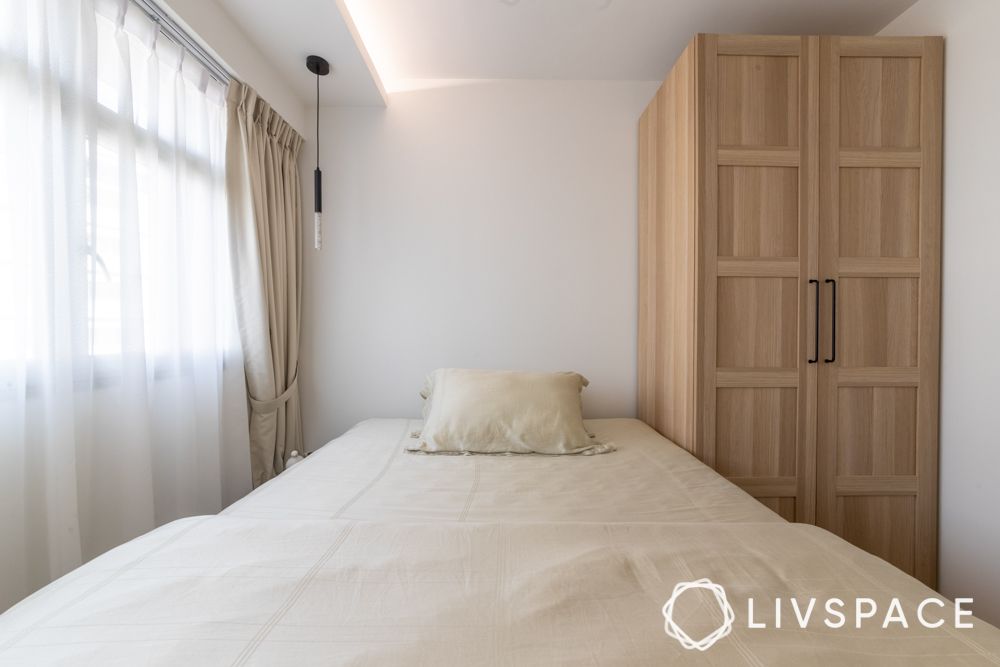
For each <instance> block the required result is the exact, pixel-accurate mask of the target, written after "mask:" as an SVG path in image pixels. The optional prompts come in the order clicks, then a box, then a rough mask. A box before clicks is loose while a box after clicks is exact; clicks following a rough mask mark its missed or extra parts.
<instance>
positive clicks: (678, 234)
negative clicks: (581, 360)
mask: <svg viewBox="0 0 1000 667" xmlns="http://www.w3.org/2000/svg"><path fill="white" fill-rule="evenodd" d="M694 59H695V47H694V44H693V43H692V45H691V46H689V47H688V48H687V50H685V52H684V54H683V55H681V57H680V59H679V60H678V61H677V64H676V65H675V66H674V68H673V70H672V71H671V73H670V75H669V76H668V77H667V79H666V81H664V83H663V85H662V86H661V87H660V89H659V91H658V92H657V93H656V96H655V97H654V99H653V100H652V101H651V102H650V104H649V106H648V107H647V109H646V111H645V112H644V113H643V115H642V117H641V118H640V121H639V328H638V336H639V340H638V355H639V358H638V382H639V391H638V395H639V401H638V414H639V418H640V419H643V420H645V421H646V422H647V423H649V424H650V425H652V426H653V427H654V428H656V429H657V430H658V431H660V432H661V433H663V434H664V435H666V436H667V437H668V438H670V439H672V440H673V441H674V442H676V443H678V444H679V445H681V446H682V447H686V448H688V449H691V450H692V451H693V450H694V448H695V442H696V440H695V434H694V419H695V412H694V404H695V395H694V387H695V367H694V365H695V350H694V341H695V338H694V328H695V310H694V308H695V304H694V298H695V296H694V287H695V285H694V281H695V274H694V270H695V234H696V228H695V99H694V76H695V62H694Z"/></svg>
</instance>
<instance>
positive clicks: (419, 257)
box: [300, 81, 657, 449]
mask: <svg viewBox="0 0 1000 667" xmlns="http://www.w3.org/2000/svg"><path fill="white" fill-rule="evenodd" d="M425 85H436V86H437V87H429V88H425V89H422V90H412V91H410V92H405V93H395V94H393V95H392V97H391V99H390V103H389V106H388V108H386V109H373V108H331V109H325V110H323V112H322V114H321V123H322V136H323V139H322V143H321V156H322V166H323V174H324V217H325V245H324V247H323V249H322V250H321V251H319V252H316V251H314V250H312V248H311V244H309V243H307V245H308V247H307V249H306V258H305V297H304V316H303V318H304V321H303V332H302V360H303V363H302V370H301V378H300V384H301V387H302V395H303V419H304V427H305V436H306V444H307V446H308V447H309V448H310V449H314V448H316V447H318V446H320V445H322V444H323V443H325V442H327V441H328V440H329V439H331V438H333V437H334V436H336V435H339V434H340V433H341V432H343V431H344V430H345V429H346V428H348V427H349V426H351V425H352V424H354V423H355V422H357V421H359V420H361V419H365V418H368V417H374V416H417V415H419V410H420V400H419V398H418V397H417V392H418V391H419V390H420V389H421V387H422V386H423V379H424V377H425V376H426V374H427V373H429V372H430V371H432V370H434V369H435V368H438V367H442V366H465V367H485V368H514V369H538V370H564V369H571V370H577V371H579V372H581V373H583V374H584V375H586V376H587V377H589V378H590V380H591V387H590V388H589V389H587V390H586V391H585V398H584V407H585V411H586V413H587V415H588V416H591V417H599V416H612V415H625V416H629V415H633V414H634V411H635V354H636V349H635V345H636V341H635V338H636V280H637V278H636V161H637V158H636V123H637V120H638V116H639V114H640V113H641V111H642V109H643V108H644V107H645V105H646V103H647V102H648V101H649V99H650V98H651V97H652V95H653V93H654V92H655V89H656V86H657V84H656V83H637V82H632V83H625V82H566V81H562V82H556V81H549V82H546V81H451V82H436V83H429V82H428V83H427V84H425ZM311 143H312V142H310V145H308V146H307V149H306V151H305V155H304V156H303V160H302V173H303V177H304V179H305V185H304V195H303V201H304V204H305V207H306V208H307V209H308V211H311V210H312V174H311V172H312V169H313V166H314V160H315V155H314V153H313V152H312V151H313V146H312V145H311ZM311 229H312V215H311V213H310V212H307V215H306V231H307V236H308V234H309V233H311Z"/></svg>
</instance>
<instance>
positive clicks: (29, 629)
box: [0, 516, 212, 653]
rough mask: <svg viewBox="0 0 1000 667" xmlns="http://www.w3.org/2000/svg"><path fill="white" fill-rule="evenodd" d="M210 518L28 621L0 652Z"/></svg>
mask: <svg viewBox="0 0 1000 667" xmlns="http://www.w3.org/2000/svg"><path fill="white" fill-rule="evenodd" d="M210 518H212V517H210V516H203V517H201V519H199V520H198V521H193V522H191V525H189V526H188V527H187V528H184V529H183V530H181V531H178V532H177V533H174V534H173V535H172V536H170V537H169V538H167V539H166V540H164V541H163V542H162V543H160V544H158V545H157V546H155V547H154V548H152V549H150V550H149V551H147V552H146V553H144V554H142V555H141V556H138V557H136V558H134V559H132V560H131V561H129V562H128V563H125V564H124V565H122V566H121V567H120V568H118V569H117V570H115V571H114V572H112V573H111V574H110V575H108V576H107V577H105V578H104V579H102V580H101V581H99V582H97V583H96V584H94V585H93V586H91V587H90V588H88V589H87V590H85V591H83V592H82V593H80V594H79V595H77V596H76V597H75V598H73V599H72V600H70V601H69V602H67V603H66V604H63V605H61V606H59V607H58V608H57V609H55V610H53V611H51V612H49V613H48V614H46V615H44V616H42V617H41V618H39V619H38V620H36V621H35V622H34V623H30V624H29V625H27V626H25V627H24V629H22V630H21V631H20V632H18V633H17V634H15V635H14V636H13V637H11V638H10V639H8V640H7V641H6V642H4V643H3V644H0V653H3V652H4V651H6V650H7V649H9V648H12V647H13V646H14V645H16V644H17V643H18V642H20V641H21V640H22V639H24V638H25V637H27V636H28V635H29V634H31V633H32V632H34V631H35V630H36V629H38V628H39V627H40V626H42V625H43V624H45V623H46V622H48V621H49V620H51V619H53V618H55V617H56V616H58V615H59V614H61V613H62V612H64V611H66V610H67V609H69V608H70V607H72V606H73V605H75V604H77V603H78V602H82V601H83V600H84V599H85V598H87V597H90V595H92V594H93V593H96V592H97V591H98V590H100V589H101V588H104V587H105V586H107V585H108V584H110V583H111V582H112V581H114V580H115V579H117V578H118V577H120V576H121V575H123V574H125V573H126V572H128V571H129V570H131V569H132V568H133V567H135V566H136V565H138V564H139V563H141V562H142V561H144V560H146V559H147V558H149V557H150V556H152V555H153V554H155V553H157V552H159V551H160V550H162V549H164V548H165V547H168V546H170V545H171V544H173V543H174V542H176V541H177V540H179V539H180V538H181V537H183V536H184V535H187V534H188V533H189V532H191V531H192V530H194V528H196V527H197V526H200V525H201V524H203V523H204V522H205V521H208V520H209V519H210Z"/></svg>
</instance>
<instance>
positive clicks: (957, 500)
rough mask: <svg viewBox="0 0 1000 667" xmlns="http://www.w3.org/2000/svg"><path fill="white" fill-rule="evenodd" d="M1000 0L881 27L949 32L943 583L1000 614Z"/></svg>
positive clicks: (950, 7)
mask: <svg viewBox="0 0 1000 667" xmlns="http://www.w3.org/2000/svg"><path fill="white" fill-rule="evenodd" d="M998 27H1000V2H997V1H996V0H920V2H917V4H915V5H914V6H913V7H911V8H910V9H909V10H907V11H906V12H905V13H903V14H902V15H901V16H900V17H899V18H897V19H896V20H895V21H893V22H892V23H891V24H889V26H888V27H886V28H885V29H884V30H883V31H882V32H881V33H880V34H885V35H944V36H945V37H946V43H945V133H944V150H945V164H944V267H943V268H944V275H943V288H944V300H943V302H942V308H943V323H942V325H943V328H942V355H941V552H940V554H941V557H940V575H941V590H942V592H943V593H945V594H946V595H948V596H951V597H956V596H972V597H974V598H975V604H974V605H973V611H974V612H975V614H976V615H977V616H979V617H980V618H983V619H985V620H987V621H990V622H992V623H1000V511H998V510H1000V482H998V476H1000V390H998V387H1000V357H998V356H997V354H996V350H997V346H998V344H1000V304H998V302H997V297H998V295H1000V290H998V289H997V252H998V250H1000V196H998V193H1000V169H998V167H997V164H996V156H997V155H998V154H1000V122H998V120H1000V86H998V85H997V79H996V77H997V74H996V73H997V71H998V70H1000V51H998V50H997V48H996V40H997V28H998Z"/></svg>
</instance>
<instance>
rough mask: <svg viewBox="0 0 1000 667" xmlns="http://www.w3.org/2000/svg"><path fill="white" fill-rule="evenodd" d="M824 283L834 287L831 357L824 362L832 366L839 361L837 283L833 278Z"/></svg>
mask: <svg viewBox="0 0 1000 667" xmlns="http://www.w3.org/2000/svg"><path fill="white" fill-rule="evenodd" d="M823 282H825V283H829V284H831V285H833V294H832V297H833V305H832V306H831V308H830V311H831V312H832V313H833V315H832V317H833V324H832V328H831V329H830V357H829V358H828V359H824V360H823V361H824V362H825V363H828V364H830V363H833V362H834V361H836V360H837V281H836V280H834V279H833V278H827V279H826V280H824V281H823Z"/></svg>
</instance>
